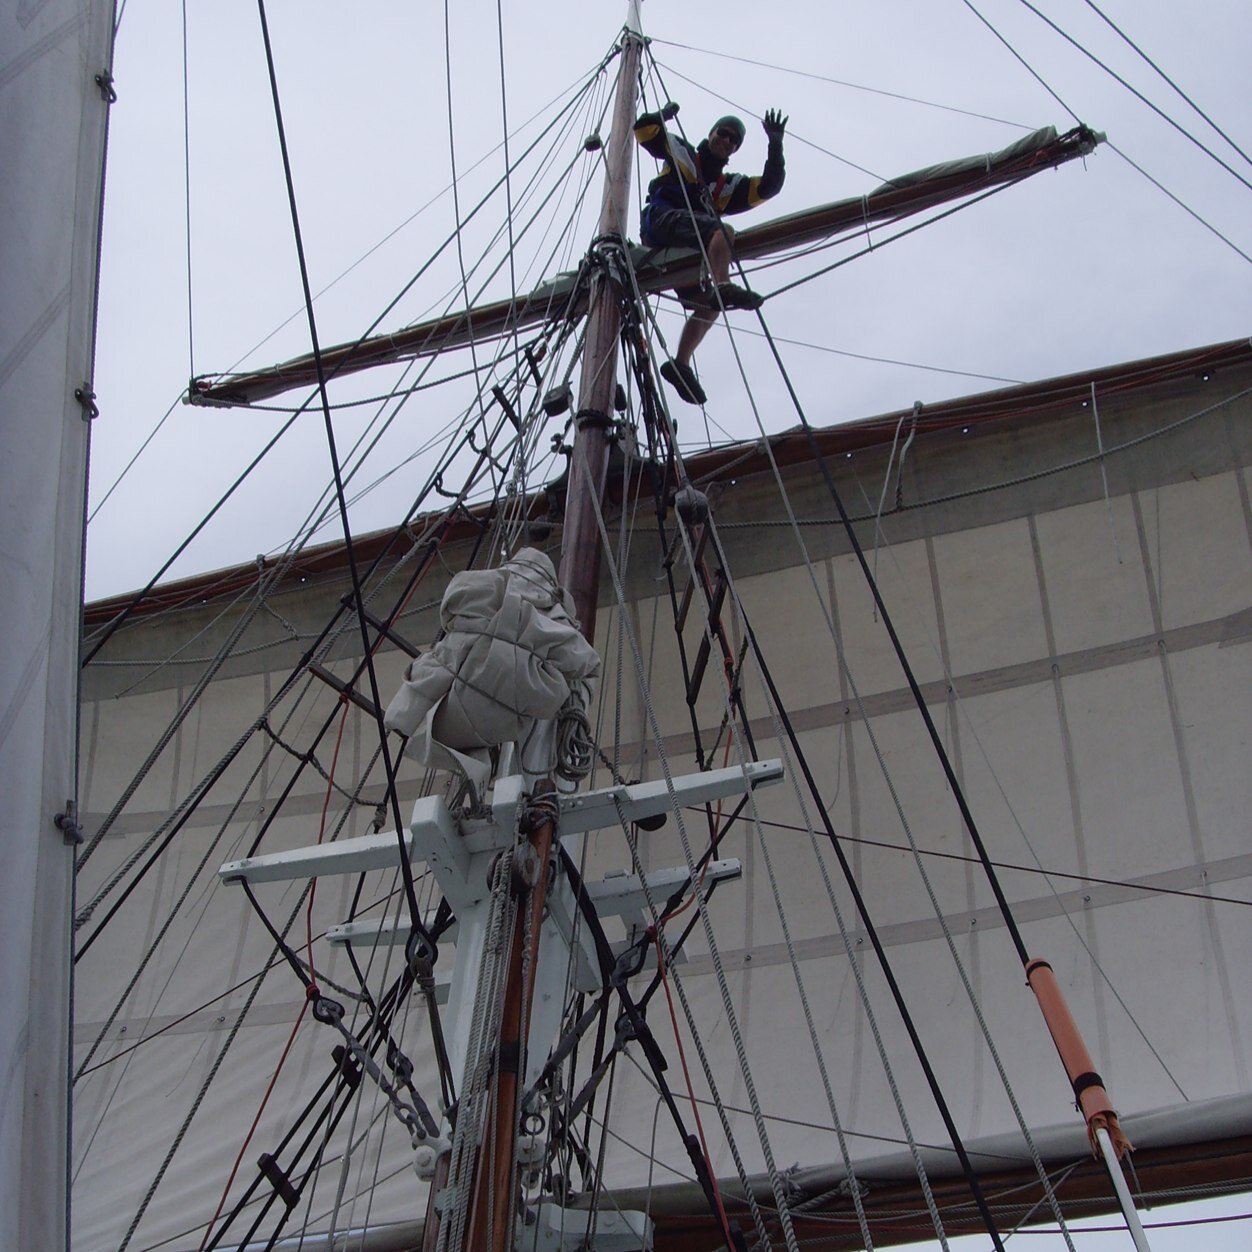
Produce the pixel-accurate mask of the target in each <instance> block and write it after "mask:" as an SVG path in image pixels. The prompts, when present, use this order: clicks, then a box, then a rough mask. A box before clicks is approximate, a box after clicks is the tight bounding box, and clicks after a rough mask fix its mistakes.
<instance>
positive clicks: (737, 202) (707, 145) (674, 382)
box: [635, 104, 787, 404]
mask: <svg viewBox="0 0 1252 1252" xmlns="http://www.w3.org/2000/svg"><path fill="white" fill-rule="evenodd" d="M677 112H678V106H677V105H676V104H667V105H666V106H665V108H664V109H662V110H661V112H660V113H645V114H644V115H643V116H642V117H641V118H639V120H638V121H637V122H636V123H635V138H636V139H637V140H638V141H639V142H640V144H642V145H643V148H644V150H645V151H646V152H648V153H649V154H650V155H651V156H654V157H656V158H657V160H659V161H664V162H665V165H664V166H663V167H662V169H661V172H660V174H658V175H657V177H656V178H654V179H653V180H652V182H651V183H649V185H648V200H647V203H646V204H645V205H644V207H643V217H642V219H641V223H640V226H641V231H642V238H643V242H644V243H645V244H647V245H648V246H649V247H653V248H699V249H701V251H702V252H703V253H704V256H705V258H706V260H707V262H708V269H709V273H710V276H711V278H712V282H713V287H712V288H711V289H709V290H706V289H705V288H704V287H700V286H697V287H684V288H681V289H680V290H678V291H676V292H675V294H676V295H677V296H678V298H679V299H680V300H681V301H682V302H683V304H684V305H686V306H687V307H688V308H690V309H691V310H692V313H691V316H690V317H689V318H688V319H687V324H686V325H685V326H684V327H683V331H682V335H681V337H680V338H679V340H678V351H677V352H676V353H675V355H674V359H673V360H672V361H666V362H665V364H664V365H662V366H661V377H662V378H664V379H665V381H666V382H668V383H669V384H670V385H671V386H673V387H674V388H675V390H676V391H677V392H678V394H679V395H680V396H681V397H682V398H683V399H684V400H686V401H687V402H688V403H689V404H703V403H704V402H705V399H706V396H705V394H704V388H703V387H701V386H700V382H699V380H698V379H697V378H696V375H695V371H694V370H693V369H692V368H691V358H692V355H693V354H694V353H695V350H696V348H697V347H698V346H699V345H700V341H701V340H702V339H703V338H704V336H705V335H706V334H708V331H709V327H710V326H712V325H713V322H714V321H715V320H716V318H717V314H718V312H719V310H721V309H755V308H758V307H759V306H760V303H761V297H760V296H759V295H757V294H756V293H755V292H752V291H748V290H746V289H745V288H743V287H740V286H738V284H736V283H732V282H730V281H728V280H729V278H730V261H731V255H732V252H731V245H732V244H733V243H734V238H735V234H734V231H733V230H732V229H731V228H730V227H729V226H727V225H726V224H725V223H724V222H723V221H722V218H723V217H724V216H725V215H727V214H730V213H743V212H744V211H745V210H747V209H751V208H754V207H755V206H756V205H758V204H760V203H761V201H762V200H768V199H770V198H771V197H772V196H776V195H777V194H778V192H779V191H780V190H781V189H782V185H783V178H784V177H785V174H786V170H785V167H784V164H783V132H784V131H785V129H786V126H787V119H786V118H785V117H783V116H782V115H781V114H780V112H779V111H778V110H777V109H770V110H769V112H767V113H766V114H765V118H764V121H763V122H762V123H761V124H762V126H763V127H764V128H765V134H766V136H767V138H768V140H769V149H768V152H767V155H766V158H765V168H764V170H762V172H761V174H760V175H759V176H749V175H746V174H728V173H727V172H726V163H727V162H728V161H729V160H730V158H731V157H732V156H733V155H734V154H735V153H736V152H737V151H738V150H739V147H740V145H741V144H742V143H743V140H744V135H745V134H746V128H745V127H744V124H743V123H742V122H741V121H740V120H739V119H738V118H737V117H723V118H719V119H718V120H717V121H716V122H715V123H714V124H713V129H712V130H711V131H709V137H708V138H707V139H703V140H701V141H700V146H699V147H698V148H693V147H692V146H691V145H690V144H689V143H688V142H687V141H686V140H685V139H683V138H682V137H681V136H679V135H675V134H672V133H671V132H670V131H668V130H666V128H665V123H666V121H668V120H669V119H670V118H672V117H673V116H674V114H675V113H677Z"/></svg>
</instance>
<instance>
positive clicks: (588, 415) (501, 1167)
mask: <svg viewBox="0 0 1252 1252" xmlns="http://www.w3.org/2000/svg"><path fill="white" fill-rule="evenodd" d="M642 50H643V37H642V33H641V31H640V25H639V7H638V0H630V6H629V10H628V13H627V19H626V26H625V31H624V34H623V36H622V52H621V59H620V62H619V69H618V78H617V95H616V99H615V102H614V107H613V122H612V130H611V133H610V136H609V144H608V152H607V170H606V176H605V186H604V199H603V202H602V205H601V209H600V223H599V230H598V232H597V238H596V240H595V242H594V243H593V245H592V247H593V249H595V248H600V249H605V250H611V249H612V248H614V247H615V246H622V247H624V246H625V242H626V239H625V236H626V212H627V207H628V204H629V198H630V168H631V160H630V158H631V138H632V133H633V121H634V112H635V103H636V98H637V83H638V81H639V62H640V57H641V54H642ZM620 329H621V315H620V312H619V309H618V303H617V292H616V290H615V287H614V283H613V281H612V279H611V278H610V277H609V276H608V275H607V274H606V272H605V269H604V268H601V269H600V270H599V271H598V272H597V273H596V275H595V277H594V278H593V280H592V288H591V297H590V311H589V313H588V320H587V336H586V346H585V349H584V356H583V370H582V377H581V380H580V389H579V398H580V405H579V409H578V414H577V422H576V434H575V437H574V451H573V456H572V458H571V462H570V479H569V491H568V495H567V498H566V506H565V529H564V533H563V536H562V541H561V567H560V575H559V576H560V581H561V584H562V585H563V586H564V587H565V589H566V590H567V591H568V592H569V593H570V595H571V597H572V598H573V601H574V608H575V614H576V616H577V618H578V623H579V627H580V629H581V630H582V633H583V637H584V638H585V639H587V641H588V642H591V641H592V638H593V636H594V634H595V614H596V600H597V597H598V589H599V577H600V535H599V529H598V526H597V524H596V513H597V509H598V508H599V503H600V501H601V500H602V499H603V495H604V483H605V476H606V473H607V469H608V460H609V446H610V443H609V433H610V430H611V427H612V412H613V407H612V406H613V394H614V384H615V382H616V377H617V338H618V333H619V331H620ZM593 492H594V493H595V495H594V497H593V496H592V493H593ZM553 790H555V788H554V787H553V785H552V784H551V783H550V782H548V783H540V785H539V787H538V788H536V791H537V793H544V792H548V793H551V792H552V791H553ZM555 835H556V823H555V822H554V821H553V820H551V819H550V818H548V817H546V816H545V817H543V818H541V819H540V820H539V821H537V822H536V823H535V825H534V827H533V829H532V830H531V831H530V832H528V836H527V837H528V839H529V842H530V849H531V855H530V856H529V858H528V861H529V872H528V873H527V874H526V884H525V885H526V886H527V887H528V888H529V893H528V895H527V896H526V898H525V899H524V900H523V901H522V902H521V904H520V907H519V919H520V917H521V915H522V913H523V912H525V913H528V914H529V916H530V926H529V927H526V928H523V927H522V926H521V925H518V926H517V927H516V928H515V931H514V935H513V940H512V947H511V950H510V957H509V966H508V975H507V980H506V984H505V993H504V1007H503V1012H502V1020H501V1028H500V1037H499V1042H498V1045H497V1051H496V1075H495V1079H494V1081H493V1084H492V1093H491V1098H490V1101H489V1104H488V1111H487V1121H486V1124H485V1125H484V1127H483V1139H482V1145H481V1147H480V1150H479V1153H478V1163H477V1168H476V1174H475V1180H474V1189H473V1199H472V1202H471V1209H470V1218H469V1226H468V1238H467V1241H466V1247H468V1248H471V1249H475V1250H477V1249H480V1248H482V1249H486V1248H490V1249H491V1252H507V1249H509V1248H511V1247H512V1245H513V1237H512V1230H511V1222H510V1220H509V1219H510V1214H511V1213H512V1210H513V1196H514V1193H515V1191H516V1187H517V1177H516V1175H517V1160H516V1149H517V1144H516V1136H515V1133H514V1132H515V1128H516V1125H517V1115H518V1103H517V1102H518V1099H519V1095H520V1091H521V1086H522V1079H523V1076H524V1074H525V1059H524V1058H525V1053H526V1040H525V1038H523V1028H524V1024H525V1023H526V1022H527V1021H529V1019H530V1007H531V1003H532V1001H533V998H534V986H535V982H536V980H537V978H538V969H537V967H538V958H539V926H540V923H541V922H542V920H543V911H544V904H545V900H546V894H547V883H548V867H549V863H550V860H551V853H552V843H553V839H554V837H555ZM527 931H529V940H528V939H527ZM528 943H529V948H530V951H529V953H528V954H527V953H526V952H525V948H526V946H527V944H528ZM526 956H528V957H529V960H526V959H524V958H525V957H526ZM527 966H529V968H530V970H531V971H532V974H531V977H530V978H529V979H528V980H527V979H524V977H523V974H524V971H525V969H526V968H527ZM493 1130H494V1133H492V1131H493ZM432 1194H433V1191H432Z"/></svg>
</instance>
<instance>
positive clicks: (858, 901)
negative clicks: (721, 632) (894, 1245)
mask: <svg viewBox="0 0 1252 1252" xmlns="http://www.w3.org/2000/svg"><path fill="white" fill-rule="evenodd" d="M713 542H714V543H715V544H716V543H717V539H716V536H714V537H713ZM718 555H719V559H723V560H724V557H722V554H721V553H720V551H719V554H718ZM736 607H737V610H738V613H739V616H740V619H741V620H742V622H743V629H744V633H745V634H746V636H747V638H748V641H749V643H750V645H751V648H752V652H753V655H754V656H755V657H756V662H757V665H758V666H759V668H760V673H761V678H762V679H763V681H764V682H765V685H766V687H767V688H768V690H769V693H770V699H771V700H772V701H773V703H774V707H775V708H776V709H777V711H778V717H779V720H780V721H781V723H782V727H783V730H784V732H785V733H786V736H787V740H788V742H789V743H790V744H791V750H792V752H793V753H794V754H795V758H796V760H797V762H798V763H799V766H800V771H801V773H802V774H803V775H804V781H805V784H806V785H807V787H808V789H809V793H810V795H811V796H812V797H813V800H814V802H815V803H816V806H817V810H818V812H819V813H820V814H821V820H822V826H823V828H824V830H825V833H826V837H827V839H828V840H829V842H830V846H831V848H832V849H833V850H834V853H835V856H836V857H837V858H838V861H839V868H840V870H841V872H842V873H843V877H844V881H845V882H846V883H847V886H848V890H849V891H850V892H851V893H852V899H853V902H854V903H855V905H856V910H857V913H858V914H859V915H860V918H861V922H862V924H863V925H864V927H865V933H866V935H867V936H868V937H869V941H870V943H871V945H872V946H873V949H874V954H875V955H876V956H877V958H878V963H879V967H880V968H881V969H882V972H883V977H884V978H885V979H886V981H887V986H888V988H889V989H890V991H891V996H892V999H894V1000H895V1003H896V1008H897V1010H898V1011H899V1014H900V1018H901V1020H902V1022H903V1024H904V1029H905V1030H906V1031H907V1032H908V1036H909V1039H910V1041H911V1042H912V1044H913V1051H914V1053H915V1055H916V1056H917V1060H918V1063H919V1064H920V1065H921V1067H922V1072H923V1074H924V1075H925V1077H926V1083H927V1085H928V1086H929V1087H930V1091H931V1095H932V1096H933V1098H934V1101H935V1106H936V1108H937V1109H938V1110H939V1116H940V1117H941V1118H942V1119H943V1124H944V1126H945V1128H946V1129H947V1132H948V1138H949V1139H950V1140H951V1141H952V1147H953V1149H954V1151H955V1152H956V1156H957V1160H958V1161H959V1162H960V1165H961V1170H962V1172H963V1173H964V1175H965V1179H966V1182H967V1183H968V1184H969V1188H970V1191H971V1193H972V1194H973V1197H974V1203H975V1204H976V1205H977V1207H978V1211H979V1213H980V1214H981V1216H982V1219H983V1222H984V1224H985V1225H986V1227H987V1233H988V1234H990V1235H991V1239H992V1242H993V1243H994V1244H995V1246H996V1247H997V1248H998V1249H999V1252H1004V1243H1003V1241H1002V1240H1001V1238H1000V1233H999V1229H998V1227H997V1225H996V1220H995V1217H994V1215H993V1214H992V1212H991V1208H990V1206H989V1205H988V1203H987V1197H986V1195H985V1194H984V1192H983V1189H982V1184H981V1183H980V1182H979V1181H978V1175H977V1173H976V1171H975V1170H974V1165H973V1162H972V1161H971V1160H970V1158H969V1154H968V1153H967V1152H966V1150H965V1144H964V1142H963V1140H962V1139H961V1133H960V1131H959V1130H958V1129H957V1127H956V1122H955V1121H954V1120H953V1117H952V1112H951V1110H950V1109H949V1107H948V1101H947V1098H946V1097H945V1096H944V1094H943V1089H942V1088H941V1087H940V1085H939V1079H938V1077H937V1076H936V1074H935V1071H934V1069H933V1067H932V1066H931V1063H930V1057H929V1056H928V1054H927V1052H926V1047H925V1045H924V1044H923V1043H922V1040H921V1036H920V1035H919V1034H918V1032H917V1027H916V1025H915V1024H914V1022H913V1016H912V1014H911V1013H910V1012H909V1007H908V1004H907V1003H906V1002H905V999H904V993H903V991H901V989H900V984H899V983H898V982H897V981H896V976H895V971H894V970H893V969H892V966H891V962H890V960H889V959H888V957H887V952H886V949H885V948H884V947H883V943H882V939H881V938H880V936H879V934H878V929H877V927H876V926H875V925H874V920H873V918H872V917H871V915H870V912H869V908H868V906H867V905H866V903H865V897H864V896H863V895H862V894H861V889H860V886H859V885H858V883H857V880H856V873H855V871H854V870H853V868H852V865H851V864H850V863H849V861H848V858H847V854H846V853H845V852H844V850H843V846H842V844H841V843H840V841H839V836H838V835H837V834H836V832H835V828H834V826H833V824H832V823H831V820H830V815H829V814H828V813H827V811H826V806H825V804H824V803H823V801H822V795H821V789H820V788H819V786H818V782H817V779H816V778H815V777H814V776H813V771H812V769H811V768H810V766H809V762H808V758H807V757H806V756H805V753H804V749H803V748H802V746H801V744H800V738H799V735H798V734H797V733H796V730H795V727H794V726H793V725H792V723H791V718H790V716H789V715H788V713H787V709H786V705H785V704H784V703H783V699H782V694H781V692H780V691H779V690H778V687H777V685H776V684H775V682H774V676H773V674H772V673H771V672H770V669H769V666H768V663H767V662H766V660H765V654H764V652H763V651H762V649H761V645H760V642H759V641H758V639H757V637H756V632H755V631H754V630H753V628H752V623H751V621H750V620H749V618H748V615H747V612H746V610H745V608H744V606H743V604H742V602H737V605H736Z"/></svg>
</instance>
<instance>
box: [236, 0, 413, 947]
mask: <svg viewBox="0 0 1252 1252" xmlns="http://www.w3.org/2000/svg"><path fill="white" fill-rule="evenodd" d="M257 12H258V15H259V16H260V19H261V35H262V38H263V39H264V41H265V62H266V66H267V68H268V70H269V79H270V93H271V95H272V96H273V98H274V121H275V123H276V125H277V127H278V143H279V147H280V148H281V150H282V159H283V176H284V178H285V179H286V183H287V201H288V204H289V205H290V207H291V226H292V232H293V235H294V237H295V245H296V255H297V257H298V259H299V263H300V284H301V286H302V287H303V288H304V307H305V311H306V313H307V315H308V322H309V338H310V340H311V342H312V345H313V360H314V363H315V365H316V367H317V390H318V395H319V397H320V399H321V403H322V415H323V418H324V421H325V426H326V444H327V450H328V452H329V454H330V464H331V470H332V472H333V473H334V478H335V495H336V497H337V499H338V502H339V517H340V520H341V522H342V523H343V543H344V552H345V555H346V556H347V558H348V572H349V574H350V576H351V578H352V596H353V600H354V601H355V604H356V612H357V620H358V622H359V624H360V629H361V648H362V650H363V651H364V654H365V661H366V670H367V672H368V674H369V682H370V695H371V696H372V698H373V700H374V719H375V722H376V723H377V725H378V741H379V744H380V745H381V747H382V753H383V770H384V772H385V773H386V775H387V800H388V801H389V804H390V808H391V810H392V817H393V818H394V819H395V823H396V839H397V840H398V841H399V843H400V870H401V872H402V874H403V876H404V894H405V897H406V898H407V900H408V905H409V920H410V922H411V924H412V927H413V929H414V930H415V931H417V932H419V933H424V928H423V927H422V919H421V914H420V911H419V909H418V904H417V888H416V885H415V883H414V879H413V867H412V865H410V864H409V858H408V855H407V852H406V849H405V846H404V819H403V818H402V817H401V815H400V797H399V795H398V794H397V792H396V770H395V764H394V762H393V761H392V759H391V747H390V745H389V744H388V742H387V728H386V726H385V725H384V724H383V703H382V694H381V689H380V688H379V685H378V671H377V668H376V667H375V665H374V650H373V648H372V646H371V641H370V634H369V623H368V621H367V620H366V611H365V593H364V591H363V590H362V588H361V574H360V570H359V569H358V567H357V559H356V550H355V547H354V545H353V542H352V528H351V526H350V524H349V522H348V501H347V497H346V495H345V494H344V486H343V471H342V469H341V468H340V465H339V453H338V450H337V448H336V446H335V424H334V421H333V419H332V418H331V415H330V399H329V397H328V396H327V394H326V371H325V369H324V367H323V363H322V349H321V344H320V343H319V342H318V336H317V318H316V316H315V315H314V312H313V289H312V287H311V285H310V283H309V270H308V265H307V263H306V261H305V256H304V238H303V235H302V233H301V230H300V215H299V212H298V210H297V208H296V188H295V183H294V181H293V180H292V174H291V157H290V154H289V152H288V151H287V132H286V128H285V127H284V125H283V113H282V105H281V103H280V102H279V98H278V75H277V71H276V70H275V67H274V50H273V47H272V45H271V43H270V31H269V23H268V22H267V20H266V17H265V0H257Z"/></svg>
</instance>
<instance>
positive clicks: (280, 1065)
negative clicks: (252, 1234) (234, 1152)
mask: <svg viewBox="0 0 1252 1252" xmlns="http://www.w3.org/2000/svg"><path fill="white" fill-rule="evenodd" d="M309 999H310V997H309V996H307V995H306V997H305V1000H304V1003H303V1004H302V1005H301V1006H300V1012H299V1014H298V1015H297V1016H296V1021H295V1025H294V1026H292V1028H291V1034H290V1035H289V1036H288V1037H287V1046H286V1047H285V1048H284V1049H283V1054H282V1056H280V1057H279V1058H278V1066H277V1067H276V1068H275V1070H274V1076H273V1077H272V1078H271V1079H270V1084H269V1086H268V1087H266V1088H265V1095H264V1096H262V1097H261V1107H260V1108H259V1109H257V1111H256V1116H255V1117H254V1118H253V1119H252V1125H251V1126H250V1127H249V1128H248V1133H247V1135H246V1136H245V1138H244V1141H243V1144H242V1145H241V1146H240V1148H239V1155H238V1156H237V1157H235V1164H234V1166H233V1167H232V1168H231V1171H230V1177H229V1178H228V1179H227V1180H226V1186H225V1188H223V1190H222V1198H221V1199H220V1200H218V1202H217V1209H216V1210H215V1211H214V1213H213V1216H212V1218H211V1219H210V1220H209V1224H208V1226H207V1227H206V1228H205V1232H204V1238H203V1239H202V1240H201V1241H200V1249H199V1252H204V1249H205V1247H206V1245H207V1244H208V1242H209V1236H210V1235H211V1234H212V1233H213V1223H214V1222H216V1221H217V1219H218V1218H219V1217H220V1216H221V1215H222V1207H223V1206H224V1205H225V1203H226V1197H227V1196H228V1195H230V1189H231V1187H232V1186H233V1185H234V1182H235V1175H236V1174H237V1173H238V1172H239V1163H240V1162H241V1161H242V1160H243V1154H244V1153H245V1152H246V1151H247V1150H248V1144H250V1143H251V1142H252V1136H253V1135H254V1134H256V1128H257V1126H258V1125H259V1124H260V1121H261V1114H262V1113H264V1112H265V1106H266V1104H267V1103H269V1098H270V1094H271V1093H272V1092H273V1090H274V1084H275V1083H276V1082H277V1081H278V1075H279V1074H280V1073H281V1072H282V1068H283V1065H284V1064H285V1063H286V1060H287V1054H288V1053H289V1052H290V1051H291V1045H292V1044H293V1043H295V1041H296V1031H298V1030H299V1029H300V1023H301V1022H302V1021H304V1014H305V1010H306V1009H308V1007H309Z"/></svg>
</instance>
